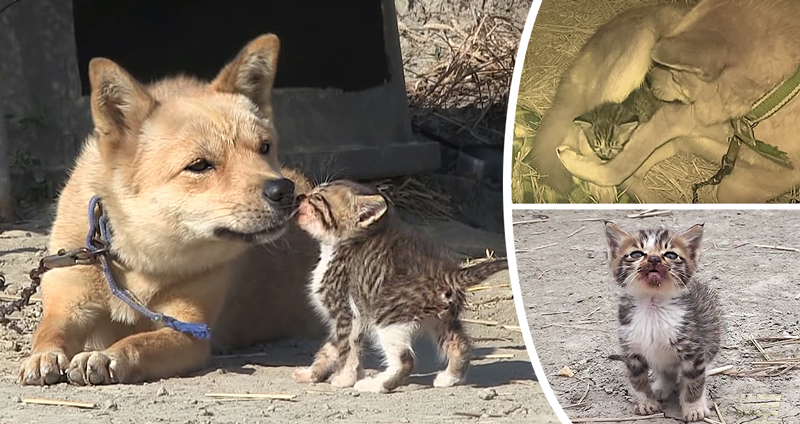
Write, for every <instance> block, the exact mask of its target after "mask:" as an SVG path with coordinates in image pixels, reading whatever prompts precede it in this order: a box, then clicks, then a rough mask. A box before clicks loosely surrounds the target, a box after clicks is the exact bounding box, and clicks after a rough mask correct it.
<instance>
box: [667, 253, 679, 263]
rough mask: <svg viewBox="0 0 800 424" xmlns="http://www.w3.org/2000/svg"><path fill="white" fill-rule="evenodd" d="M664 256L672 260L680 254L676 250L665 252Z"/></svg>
mask: <svg viewBox="0 0 800 424" xmlns="http://www.w3.org/2000/svg"><path fill="white" fill-rule="evenodd" d="M664 257H665V258H667V259H669V260H671V261H674V260H675V259H678V254H677V253H675V252H667V253H664Z"/></svg>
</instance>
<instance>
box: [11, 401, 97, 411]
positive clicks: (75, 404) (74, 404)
mask: <svg viewBox="0 0 800 424" xmlns="http://www.w3.org/2000/svg"><path fill="white" fill-rule="evenodd" d="M22 403H26V404H30V405H55V406H71V407H73V408H81V409H94V408H97V404H94V403H87V402H72V401H69V400H55V399H39V398H33V399H22Z"/></svg>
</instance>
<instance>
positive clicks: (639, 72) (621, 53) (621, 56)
mask: <svg viewBox="0 0 800 424" xmlns="http://www.w3.org/2000/svg"><path fill="white" fill-rule="evenodd" d="M690 9H691V7H690V6H688V5H678V4H660V5H654V6H642V7H635V8H631V9H628V10H626V11H624V12H622V13H620V14H619V15H617V16H615V17H614V18H612V19H611V20H610V21H608V22H607V23H605V24H603V25H601V26H600V27H599V28H597V31H596V32H595V34H594V35H592V36H591V37H590V38H589V39H588V40H587V41H586V44H585V45H584V46H583V47H582V48H581V50H580V52H578V54H577V55H576V56H575V58H574V59H573V60H572V63H571V64H570V66H569V68H568V69H567V70H566V71H564V73H563V74H562V75H561V79H560V81H559V84H558V89H557V90H556V92H555V97H554V98H553V102H552V104H551V105H550V108H548V110H547V112H546V113H545V114H544V116H542V121H541V123H540V125H539V129H538V130H537V131H536V135H535V136H534V137H533V139H532V141H531V142H529V143H527V145H525V146H523V148H522V154H523V155H524V156H523V158H522V160H523V162H525V163H528V164H530V165H531V166H532V167H533V168H534V169H536V172H537V173H538V174H539V175H540V176H541V181H542V183H544V184H547V185H548V186H550V187H552V188H553V189H554V190H555V191H557V192H559V193H563V194H566V193H569V192H570V191H571V190H572V186H573V182H572V176H571V175H570V173H569V172H568V171H567V169H566V168H565V167H564V165H562V164H561V161H560V160H559V158H558V155H557V153H556V152H557V149H558V147H559V146H561V145H565V144H566V145H569V146H571V147H572V148H573V149H575V150H578V137H577V136H578V134H577V133H578V131H577V128H575V124H574V123H573V120H574V119H575V117H576V116H579V115H580V114H582V113H585V112H586V111H587V110H592V109H593V108H595V107H596V106H597V105H600V104H602V103H605V102H622V101H623V100H625V98H626V97H628V95H629V94H630V93H631V92H632V91H634V90H635V89H636V88H637V87H639V86H641V85H642V83H643V82H644V81H645V77H646V76H647V73H648V72H649V71H650V69H651V67H652V63H653V61H652V60H651V59H650V52H651V51H652V50H653V46H654V45H655V44H656V42H657V41H658V40H659V39H661V37H663V36H666V35H669V34H670V33H671V32H672V31H673V29H674V27H675V25H677V24H678V22H680V20H681V19H682V18H683V16H684V15H685V14H686V13H687V12H688V11H689V10H690ZM531 42H532V43H534V42H535V40H533V38H531ZM528 56H529V57H528V58H526V61H530V60H534V59H533V58H531V57H530V56H531V55H528Z"/></svg>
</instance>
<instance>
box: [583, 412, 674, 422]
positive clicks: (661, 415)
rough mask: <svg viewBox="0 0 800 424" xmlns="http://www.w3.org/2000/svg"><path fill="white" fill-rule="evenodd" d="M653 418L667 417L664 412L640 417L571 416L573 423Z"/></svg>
mask: <svg viewBox="0 0 800 424" xmlns="http://www.w3.org/2000/svg"><path fill="white" fill-rule="evenodd" d="M653 418H666V415H664V413H663V412H662V413H660V414H653V415H640V416H638V417H615V418H570V420H571V421H572V422H573V423H605V422H609V421H639V420H651V419H653Z"/></svg>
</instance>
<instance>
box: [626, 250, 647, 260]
mask: <svg viewBox="0 0 800 424" xmlns="http://www.w3.org/2000/svg"><path fill="white" fill-rule="evenodd" d="M643 256H644V252H642V251H641V250H634V251H633V252H631V253H628V257H629V258H631V259H639V258H641V257H643Z"/></svg>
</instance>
